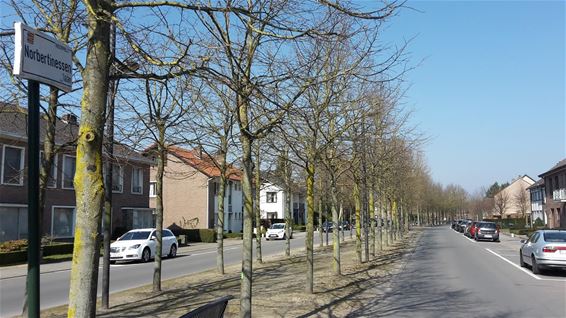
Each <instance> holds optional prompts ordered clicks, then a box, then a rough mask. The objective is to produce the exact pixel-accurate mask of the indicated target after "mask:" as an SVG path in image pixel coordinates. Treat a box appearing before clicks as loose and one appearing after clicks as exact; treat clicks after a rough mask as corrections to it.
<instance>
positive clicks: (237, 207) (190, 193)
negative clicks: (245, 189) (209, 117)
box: [150, 146, 244, 232]
mask: <svg viewBox="0 0 566 318" xmlns="http://www.w3.org/2000/svg"><path fill="white" fill-rule="evenodd" d="M228 173H229V176H228V182H227V184H226V190H225V196H224V198H223V200H224V231H226V232H241V231H242V227H243V214H244V213H243V197H242V185H241V180H242V173H241V171H240V170H238V169H235V168H234V167H231V166H230V167H229V170H228ZM156 174H157V168H156V167H153V168H152V169H151V173H150V176H151V177H150V179H151V181H150V188H151V189H150V207H152V208H155V206H156V196H155V195H156V192H155V187H156V184H157V182H156ZM219 188H220V169H219V168H218V165H217V161H216V160H215V159H214V158H213V157H211V156H209V155H207V154H205V153H203V152H202V151H200V150H199V149H192V150H188V149H183V148H180V147H173V146H171V147H169V148H168V150H167V160H166V165H165V171H164V176H163V209H164V211H163V227H166V228H169V229H176V228H184V229H190V228H209V229H212V228H214V227H215V224H216V223H217V221H218V203H219V200H220V198H219V196H218V193H219Z"/></svg>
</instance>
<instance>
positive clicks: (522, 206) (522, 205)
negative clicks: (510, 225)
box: [513, 185, 531, 225]
mask: <svg viewBox="0 0 566 318" xmlns="http://www.w3.org/2000/svg"><path fill="white" fill-rule="evenodd" d="M513 203H514V205H515V207H516V208H517V210H519V213H521V217H523V218H524V219H525V224H526V225H528V224H529V215H528V211H529V208H530V203H531V200H530V198H529V194H528V191H527V190H526V189H525V187H524V186H523V185H521V188H520V189H519V191H518V192H517V193H515V195H514V196H513Z"/></svg>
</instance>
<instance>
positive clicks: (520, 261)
mask: <svg viewBox="0 0 566 318" xmlns="http://www.w3.org/2000/svg"><path fill="white" fill-rule="evenodd" d="M519 265H521V267H527V263H525V261H524V260H523V252H521V251H519Z"/></svg>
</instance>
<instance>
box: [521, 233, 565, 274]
mask: <svg viewBox="0 0 566 318" xmlns="http://www.w3.org/2000/svg"><path fill="white" fill-rule="evenodd" d="M521 243H523V245H522V246H521V250H520V253H519V259H520V260H519V262H520V264H521V266H522V267H526V265H530V266H531V269H532V271H533V273H534V274H540V272H541V271H542V270H544V269H546V268H564V269H566V230H539V231H536V232H534V233H533V234H532V235H531V236H530V237H529V239H528V240H521Z"/></svg>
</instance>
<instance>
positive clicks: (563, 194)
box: [539, 159, 566, 228]
mask: <svg viewBox="0 0 566 318" xmlns="http://www.w3.org/2000/svg"><path fill="white" fill-rule="evenodd" d="M539 177H541V178H543V179H544V187H545V196H546V202H545V205H544V212H545V214H546V216H547V219H548V227H549V228H565V227H566V211H565V210H566V159H562V160H561V161H559V162H558V163H557V164H556V165H554V167H552V168H550V170H548V171H546V172H544V173H542V174H540V175H539Z"/></svg>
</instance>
